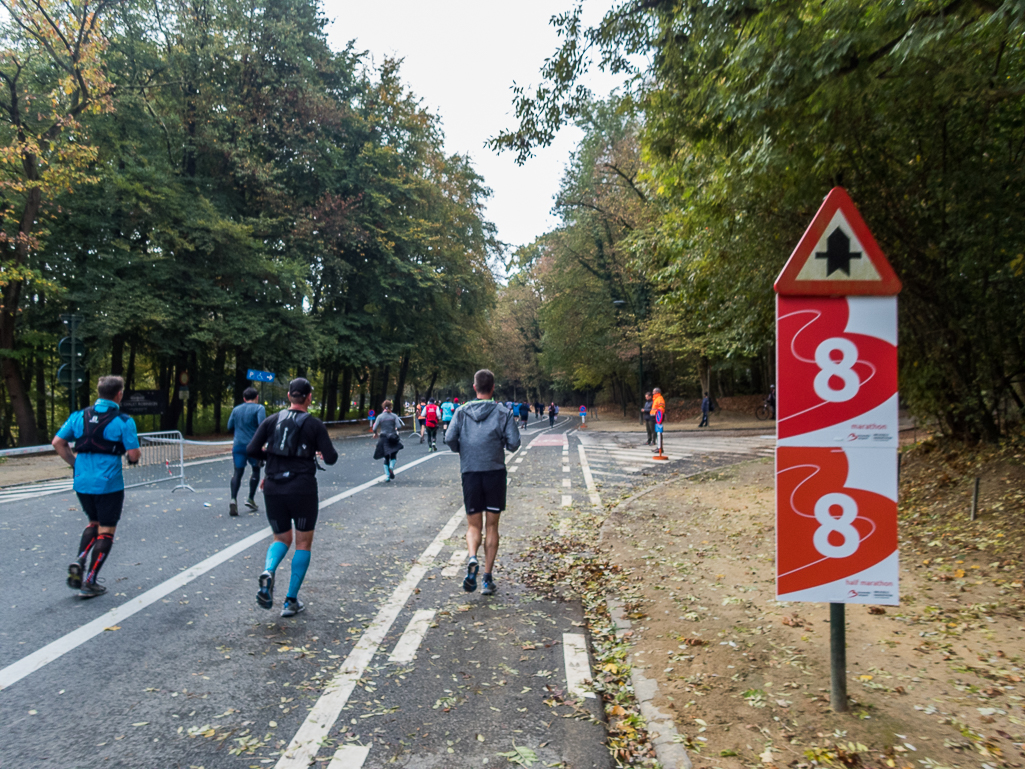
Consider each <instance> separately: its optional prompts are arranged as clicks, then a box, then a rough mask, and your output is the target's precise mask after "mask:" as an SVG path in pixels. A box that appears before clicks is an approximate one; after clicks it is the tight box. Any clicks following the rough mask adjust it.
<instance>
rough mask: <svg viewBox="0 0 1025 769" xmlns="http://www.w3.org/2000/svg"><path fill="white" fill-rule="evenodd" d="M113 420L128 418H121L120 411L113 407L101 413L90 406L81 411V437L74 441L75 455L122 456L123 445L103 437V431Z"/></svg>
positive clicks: (125, 418)
mask: <svg viewBox="0 0 1025 769" xmlns="http://www.w3.org/2000/svg"><path fill="white" fill-rule="evenodd" d="M115 419H121V420H123V421H127V420H128V417H125V416H121V413H120V411H119V410H118V409H117V408H116V407H115V408H112V409H110V408H109V409H107V410H106V411H104V412H103V413H100V412H99V411H96V410H95V409H94V408H93V407H92V406H90V407H89V408H87V409H83V410H82V437H81V438H77V439H76V440H75V453H76V454H112V455H114V456H120V455H121V454H124V453H125V451H127V449H125V444H124V443H123V442H121V441H112V440H109V439H108V438H104V437H103V431H104V430H106V429H107V425H109V424H110V423H111V422H113V421H114V420H115Z"/></svg>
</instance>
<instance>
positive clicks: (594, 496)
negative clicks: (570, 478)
mask: <svg viewBox="0 0 1025 769" xmlns="http://www.w3.org/2000/svg"><path fill="white" fill-rule="evenodd" d="M577 451H578V452H580V469H581V471H583V473H584V485H585V486H587V491H588V494H589V496H590V498H591V504H592V505H594V506H595V507H601V497H600V496H598V487H597V486H595V485H594V477H593V476H592V475H591V466H590V465H589V464H587V452H585V451H584V444H582V443H580V444H577Z"/></svg>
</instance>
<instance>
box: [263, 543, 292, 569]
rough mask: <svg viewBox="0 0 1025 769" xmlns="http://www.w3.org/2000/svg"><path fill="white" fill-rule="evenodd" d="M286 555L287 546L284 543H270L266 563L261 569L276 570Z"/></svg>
mask: <svg viewBox="0 0 1025 769" xmlns="http://www.w3.org/2000/svg"><path fill="white" fill-rule="evenodd" d="M286 553H288V545H286V544H285V543H284V542H271V543H270V547H268V548H267V563H266V565H265V566H264V567H263V568H265V569H266V570H267V571H274V570H276V569H277V568H278V564H280V563H281V559H282V558H284V557H285V554H286Z"/></svg>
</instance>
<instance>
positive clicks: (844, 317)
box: [775, 187, 901, 605]
mask: <svg viewBox="0 0 1025 769" xmlns="http://www.w3.org/2000/svg"><path fill="white" fill-rule="evenodd" d="M900 288H901V286H900V280H898V279H897V276H896V274H895V273H894V272H893V268H892V267H890V263H889V262H888V261H887V260H886V257H885V256H884V255H883V253H882V251H880V249H879V246H878V245H877V244H876V242H875V238H873V237H872V233H871V232H869V230H868V227H867V226H866V225H865V222H864V220H863V219H862V218H861V215H860V214H859V213H858V211H857V209H856V208H855V207H854V203H853V202H851V199H850V197H848V195H847V193H846V192H845V191H844V190H842V189H840V188H839V187H837V188H835V189H833V190H832V191H831V192H830V193H829V195H828V196H827V197H826V199H825V201H824V202H823V204H822V206H821V208H819V211H818V213H817V214H816V215H815V219H814V220H813V221H812V223H811V225H810V226H809V227H808V229H807V231H806V232H805V233H804V236H803V237H802V238H801V242H800V243H799V244H798V246H797V248H796V249H795V250H794V253H793V254H792V255H791V256H790V259H789V261H787V264H786V266H785V267H784V268H783V271H782V272H781V273H780V275H779V277H778V278H777V279H776V283H775V289H776V294H777V297H776V597H777V599H778V600H781V601H815V602H823V603H872V604H893V605H896V604H897V603H898V600H899V591H898V584H897V577H898V554H897V443H898V441H897V438H898V425H897V297H896V294H897V292H899V291H900Z"/></svg>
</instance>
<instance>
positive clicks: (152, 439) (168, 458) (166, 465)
mask: <svg viewBox="0 0 1025 769" xmlns="http://www.w3.org/2000/svg"><path fill="white" fill-rule="evenodd" d="M139 448H140V450H141V451H142V457H140V458H139V464H137V465H130V464H128V460H127V459H124V460H122V468H123V470H124V477H125V488H126V489H134V488H136V487H138V486H149V485H150V484H151V483H163V482H164V481H176V482H177V484H176V485H175V487H174V488H173V489H171V491H176V490H178V489H188V490H189V491H195V489H194V488H192V487H191V486H189V485H188V484H187V483H185V441H184V439H183V438H182V434H181V433H180V432H178V431H177V430H165V431H162V432H156V433H139Z"/></svg>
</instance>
